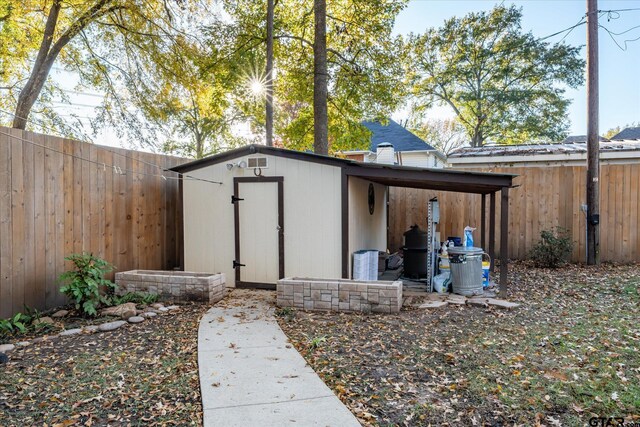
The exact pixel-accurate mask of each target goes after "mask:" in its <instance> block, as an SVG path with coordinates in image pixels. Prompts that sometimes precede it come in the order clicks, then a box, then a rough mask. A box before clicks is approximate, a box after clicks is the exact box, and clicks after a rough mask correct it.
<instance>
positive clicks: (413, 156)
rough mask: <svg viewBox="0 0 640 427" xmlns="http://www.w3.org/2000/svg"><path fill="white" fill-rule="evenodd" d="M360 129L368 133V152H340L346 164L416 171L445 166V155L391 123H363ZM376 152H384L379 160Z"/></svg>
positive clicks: (391, 121) (400, 126) (398, 125)
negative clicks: (369, 133) (412, 169)
mask: <svg viewBox="0 0 640 427" xmlns="http://www.w3.org/2000/svg"><path fill="white" fill-rule="evenodd" d="M362 125H363V126H365V127H366V128H367V129H369V130H370V131H371V133H372V135H371V144H370V146H369V149H368V150H353V151H344V152H342V154H344V155H345V156H346V158H348V159H350V160H356V161H359V162H365V163H371V162H375V163H393V164H397V165H401V166H414V167H420V168H441V167H443V166H444V164H445V163H446V160H447V158H446V156H445V155H443V154H442V153H441V152H440V151H438V150H436V149H435V148H434V147H432V146H431V145H429V144H427V143H426V142H425V141H424V140H423V139H421V138H420V137H418V136H417V135H415V134H414V133H412V132H410V131H409V130H407V129H406V128H405V127H403V126H402V125H400V124H399V123H397V122H394V121H393V120H391V119H389V122H388V123H387V124H383V123H381V122H380V121H365V122H362ZM389 144H390V145H391V147H389ZM380 151H383V152H384V153H383V154H382V156H379V152H380Z"/></svg>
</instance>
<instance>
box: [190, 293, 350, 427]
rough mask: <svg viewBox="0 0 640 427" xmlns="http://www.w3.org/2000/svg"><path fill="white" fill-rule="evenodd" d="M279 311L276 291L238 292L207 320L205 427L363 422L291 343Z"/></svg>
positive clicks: (202, 361)
mask: <svg viewBox="0 0 640 427" xmlns="http://www.w3.org/2000/svg"><path fill="white" fill-rule="evenodd" d="M274 311H275V293H274V292H270V291H257V290H255V291H254V290H240V289H236V290H234V291H233V292H232V293H231V294H230V295H229V296H228V297H227V298H226V299H225V300H223V301H221V302H219V303H218V304H216V305H215V306H214V307H213V308H211V309H210V310H209V311H208V312H207V313H206V314H205V315H204V317H203V318H202V320H201V321H200V328H199V331H198V364H199V370H200V388H201V391H202V404H203V409H204V426H205V427H214V426H245V427H247V426H265V427H266V426H283V425H295V426H341V427H342V426H344V427H351V426H353V427H358V426H360V423H359V422H358V420H357V419H356V417H355V416H354V415H353V414H352V413H351V412H350V411H349V410H348V409H347V408H346V407H345V406H344V405H343V404H342V402H340V400H339V399H338V398H337V397H336V395H335V394H333V392H332V391H331V390H330V389H329V388H328V387H327V386H326V385H325V384H324V382H322V380H321V379H320V378H319V377H318V375H317V374H316V373H315V372H314V371H313V369H311V368H310V367H309V366H308V365H307V363H306V362H305V360H304V358H303V357H302V356H301V355H300V354H299V353H298V352H297V351H296V349H295V348H293V346H292V345H291V344H289V342H288V339H287V337H286V335H285V334H284V333H283V332H282V330H281V329H280V327H279V326H278V323H277V322H276V320H275V317H274Z"/></svg>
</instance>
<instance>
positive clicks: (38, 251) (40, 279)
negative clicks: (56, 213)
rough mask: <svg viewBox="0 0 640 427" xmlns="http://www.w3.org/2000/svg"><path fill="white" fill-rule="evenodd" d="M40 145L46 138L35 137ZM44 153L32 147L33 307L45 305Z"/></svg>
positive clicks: (40, 148) (42, 136)
mask: <svg viewBox="0 0 640 427" xmlns="http://www.w3.org/2000/svg"><path fill="white" fill-rule="evenodd" d="M35 140H36V141H37V142H38V143H39V144H40V145H46V137H45V136H44V135H37V138H36V139H35ZM44 151H45V149H44V148H42V147H38V146H35V147H34V157H33V174H34V175H33V176H34V189H35V190H34V191H33V198H34V204H33V208H34V239H33V240H34V248H35V251H34V256H35V270H34V280H35V292H34V295H33V301H34V302H33V305H32V306H33V307H43V306H45V305H46V293H47V280H46V277H47V273H46V246H47V241H46V221H47V215H46V211H45V198H46V192H45V165H44V154H45V153H44Z"/></svg>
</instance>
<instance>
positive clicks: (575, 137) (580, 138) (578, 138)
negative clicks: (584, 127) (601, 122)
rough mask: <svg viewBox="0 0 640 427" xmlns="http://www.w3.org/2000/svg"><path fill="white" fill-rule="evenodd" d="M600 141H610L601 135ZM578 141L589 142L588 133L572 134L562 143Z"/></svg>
mask: <svg viewBox="0 0 640 427" xmlns="http://www.w3.org/2000/svg"><path fill="white" fill-rule="evenodd" d="M600 141H601V142H602V141H609V140H608V139H607V138H603V137H600ZM576 142H587V135H570V136H568V137H566V138H565V139H563V140H562V142H561V143H560V144H575V143H576Z"/></svg>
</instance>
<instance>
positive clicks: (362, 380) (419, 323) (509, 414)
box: [281, 263, 640, 426]
mask: <svg viewBox="0 0 640 427" xmlns="http://www.w3.org/2000/svg"><path fill="white" fill-rule="evenodd" d="M509 279H510V294H509V300H512V301H517V302H520V303H522V306H521V307H520V308H518V309H516V310H513V311H500V310H498V309H483V308H478V307H456V306H448V307H446V308H445V309H440V310H435V311H427V310H403V311H402V312H401V313H400V314H399V315H358V314H354V315H344V314H336V313H308V312H298V313H297V315H296V316H295V318H293V319H291V320H290V321H288V322H281V326H282V328H283V329H284V330H285V332H286V333H287V334H288V336H289V337H290V338H291V341H292V342H293V343H294V345H295V346H296V348H298V350H299V351H300V352H301V353H302V354H303V355H304V356H305V357H306V359H307V361H308V362H309V364H310V365H311V366H312V367H313V368H314V369H315V370H316V371H317V372H318V373H320V374H321V376H322V377H323V378H324V379H325V381H326V382H327V384H328V385H329V386H330V387H331V388H332V389H333V390H334V392H336V394H337V395H338V396H339V397H340V398H341V399H342V400H343V402H345V403H346V404H347V405H348V406H349V408H350V409H351V410H352V411H353V412H354V413H355V414H356V416H358V417H359V419H360V421H361V422H362V423H363V424H365V425H372V426H385V425H417V426H420V425H425V426H427V425H443V424H445V423H448V424H449V425H463V426H467V425H468V426H475V425H495V426H499V425H537V424H544V425H563V426H564V425H566V426H585V425H588V422H589V419H590V418H591V417H625V420H626V421H627V422H640V419H639V418H638V417H639V416H640V352H639V351H638V346H639V344H640V322H638V320H637V319H638V314H639V312H640V308H639V307H640V297H639V294H638V289H639V287H640V268H639V267H638V266H615V265H603V266H600V267H577V266H566V267H565V268H562V269H557V270H548V269H538V268H530V267H528V266H527V265H525V264H523V263H516V264H514V265H513V268H512V270H511V271H510V277H509ZM308 337H326V340H327V341H328V342H330V343H331V344H330V345H321V346H319V348H317V349H316V350H315V351H309V350H308V349H309V342H310V341H309V338H308Z"/></svg>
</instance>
